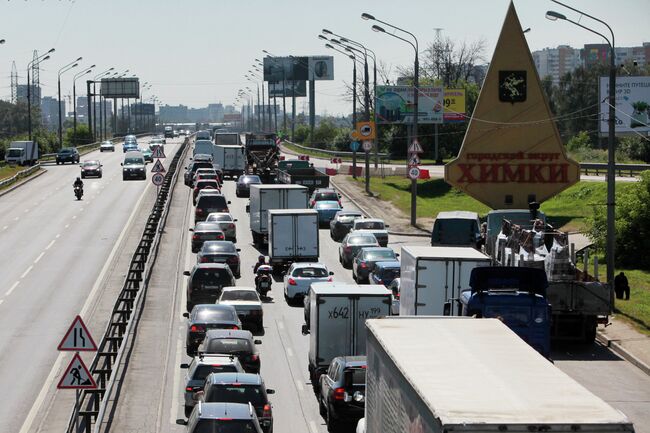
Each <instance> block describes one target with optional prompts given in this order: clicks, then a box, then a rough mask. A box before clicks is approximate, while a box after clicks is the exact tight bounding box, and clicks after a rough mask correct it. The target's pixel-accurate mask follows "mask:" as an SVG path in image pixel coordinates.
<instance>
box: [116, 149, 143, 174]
mask: <svg viewBox="0 0 650 433" xmlns="http://www.w3.org/2000/svg"><path fill="white" fill-rule="evenodd" d="M121 165H122V180H127V179H142V180H145V179H147V170H146V163H145V160H144V155H142V152H134V151H132V152H126V153H125V154H124V162H122V164H121Z"/></svg>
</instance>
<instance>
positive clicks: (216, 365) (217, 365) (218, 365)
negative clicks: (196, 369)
mask: <svg viewBox="0 0 650 433" xmlns="http://www.w3.org/2000/svg"><path fill="white" fill-rule="evenodd" d="M211 367H221V364H211Z"/></svg>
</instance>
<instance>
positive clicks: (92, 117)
mask: <svg viewBox="0 0 650 433" xmlns="http://www.w3.org/2000/svg"><path fill="white" fill-rule="evenodd" d="M113 69H115V68H109V69H107V70H105V71H104V72H102V73H100V74H98V75H96V76H95V77H94V78H93V79H92V80H88V81H86V86H87V95H88V96H87V97H88V107H87V108H88V129H89V130H90V132H91V135H92V139H93V141H95V138H96V136H97V110H95V83H97V79H99V78H101V77H104V76H106V75H108V74H110V72H111V71H112V70H113ZM91 83H92V85H93V91H92V92H91V91H90V84H91ZM100 93H101V92H100ZM91 110H92V111H91Z"/></svg>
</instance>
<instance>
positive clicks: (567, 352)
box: [551, 342, 623, 361]
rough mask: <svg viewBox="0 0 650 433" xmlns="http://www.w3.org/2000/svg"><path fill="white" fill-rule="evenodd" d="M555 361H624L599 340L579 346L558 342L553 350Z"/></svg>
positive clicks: (552, 356) (552, 357)
mask: <svg viewBox="0 0 650 433" xmlns="http://www.w3.org/2000/svg"><path fill="white" fill-rule="evenodd" d="M551 359H553V360H554V361H623V358H621V357H619V356H618V355H616V354H615V353H613V352H611V351H610V350H609V349H607V347H605V346H603V345H602V344H600V343H599V342H595V343H594V344H592V345H582V346H577V345H575V344H571V343H557V344H554V345H553V348H552V350H551Z"/></svg>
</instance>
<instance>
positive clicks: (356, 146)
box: [350, 141, 361, 152]
mask: <svg viewBox="0 0 650 433" xmlns="http://www.w3.org/2000/svg"><path fill="white" fill-rule="evenodd" d="M360 146H361V143H359V142H358V141H353V142H352V143H350V150H351V151H352V152H356V151H357V150H359V147H360Z"/></svg>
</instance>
